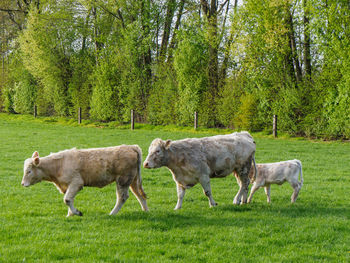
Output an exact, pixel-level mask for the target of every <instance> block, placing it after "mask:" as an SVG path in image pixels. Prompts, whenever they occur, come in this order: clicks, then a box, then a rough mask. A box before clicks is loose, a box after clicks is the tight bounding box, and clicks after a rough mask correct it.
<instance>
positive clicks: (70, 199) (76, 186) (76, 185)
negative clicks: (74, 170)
mask: <svg viewBox="0 0 350 263" xmlns="http://www.w3.org/2000/svg"><path fill="white" fill-rule="evenodd" d="M82 188H83V183H82V182H72V183H71V184H70V185H69V186H68V188H67V191H66V193H65V195H64V198H63V200H64V203H65V204H66V205H67V206H68V214H67V217H69V216H73V215H78V216H82V215H83V213H82V212H80V211H79V210H78V209H76V208H75V207H74V205H73V203H74V198H75V196H76V194H77V193H78V192H79V191H80V190H81V189H82Z"/></svg>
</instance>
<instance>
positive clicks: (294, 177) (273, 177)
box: [248, 160, 303, 203]
mask: <svg viewBox="0 0 350 263" xmlns="http://www.w3.org/2000/svg"><path fill="white" fill-rule="evenodd" d="M256 168H257V175H256V179H255V181H254V169H251V170H250V174H249V178H251V180H252V181H254V184H253V187H252V189H251V191H250V195H249V197H248V203H250V201H251V200H252V197H253V194H254V193H255V192H256V191H257V190H258V189H259V188H260V187H265V193H266V195H267V202H268V203H270V202H271V197H270V185H271V184H279V185H281V184H283V183H284V182H286V181H287V182H289V183H290V185H291V186H292V187H293V189H294V192H293V194H292V196H291V202H292V203H294V202H295V201H296V199H297V197H298V194H299V191H300V189H301V187H302V185H303V174H302V166H301V162H300V161H299V160H290V161H284V162H278V163H264V164H257V165H256ZM299 173H300V182H299V181H298V177H299Z"/></svg>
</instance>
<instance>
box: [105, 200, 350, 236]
mask: <svg viewBox="0 0 350 263" xmlns="http://www.w3.org/2000/svg"><path fill="white" fill-rule="evenodd" d="M320 217H323V218H327V217H338V218H339V219H350V208H343V207H322V206H321V205H316V204H312V203H310V204H307V205H305V204H298V205H296V204H293V205H292V204H287V205H284V206H282V205H281V204H276V205H273V204H262V203H258V204H248V205H243V206H235V205H229V204H227V205H221V206H217V207H215V208H211V209H210V208H202V209H199V210H198V209H192V210H191V209H189V208H187V209H186V208H182V209H181V210H179V211H173V210H168V211H166V210H163V209H155V210H151V211H150V212H148V213H145V212H142V211H133V212H126V211H121V213H119V214H118V215H116V216H112V217H110V216H108V217H106V220H107V221H115V220H117V221H126V222H130V221H134V222H135V223H136V222H137V223H139V222H142V225H143V227H146V228H148V229H156V230H157V231H168V230H170V229H184V228H187V227H188V228H192V227H198V228H208V227H209V228H210V227H212V226H218V225H219V226H221V227H235V228H246V227H249V226H251V227H256V225H257V224H262V225H265V224H270V223H272V224H273V223H274V222H275V221H276V222H277V221H280V220H284V219H287V220H293V219H294V218H310V219H315V218H320ZM276 222H275V223H276Z"/></svg>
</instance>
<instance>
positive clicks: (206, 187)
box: [199, 175, 218, 207]
mask: <svg viewBox="0 0 350 263" xmlns="http://www.w3.org/2000/svg"><path fill="white" fill-rule="evenodd" d="M199 183H200V184H201V185H202V187H203V192H204V194H205V195H206V196H207V197H208V199H209V206H210V207H213V206H217V205H218V204H217V203H216V202H215V201H214V199H213V196H212V194H211V186H210V178H209V176H204V175H202V177H201V178H200V179H199Z"/></svg>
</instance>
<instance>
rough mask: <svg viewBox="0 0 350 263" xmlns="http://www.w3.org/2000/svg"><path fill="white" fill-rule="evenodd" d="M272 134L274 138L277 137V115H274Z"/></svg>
mask: <svg viewBox="0 0 350 263" xmlns="http://www.w3.org/2000/svg"><path fill="white" fill-rule="evenodd" d="M272 134H273V137H275V138H276V137H277V115H273V126H272Z"/></svg>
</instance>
